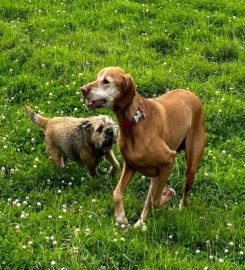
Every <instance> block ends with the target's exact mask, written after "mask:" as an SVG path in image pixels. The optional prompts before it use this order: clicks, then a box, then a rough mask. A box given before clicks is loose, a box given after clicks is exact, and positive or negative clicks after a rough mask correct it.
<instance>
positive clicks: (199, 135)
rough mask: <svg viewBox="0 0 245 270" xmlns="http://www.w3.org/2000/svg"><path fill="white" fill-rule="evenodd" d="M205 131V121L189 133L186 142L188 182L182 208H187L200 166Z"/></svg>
mask: <svg viewBox="0 0 245 270" xmlns="http://www.w3.org/2000/svg"><path fill="white" fill-rule="evenodd" d="M205 141H206V138H205V130H204V123H203V120H202V121H199V123H198V125H197V127H195V128H193V129H192V130H190V131H189V133H188V134H187V136H186V140H185V159H186V172H185V175H186V180H185V187H184V191H183V197H182V199H181V200H180V207H185V206H187V194H188V192H189V191H190V190H191V187H192V185H193V182H194V179H195V174H196V171H197V168H198V165H199V163H200V161H201V158H202V155H203V152H204V147H205Z"/></svg>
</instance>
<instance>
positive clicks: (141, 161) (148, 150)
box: [120, 144, 162, 177]
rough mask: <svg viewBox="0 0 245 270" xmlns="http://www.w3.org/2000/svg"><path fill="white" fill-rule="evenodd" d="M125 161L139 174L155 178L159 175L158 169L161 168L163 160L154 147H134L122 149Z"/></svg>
mask: <svg viewBox="0 0 245 270" xmlns="http://www.w3.org/2000/svg"><path fill="white" fill-rule="evenodd" d="M120 150H121V153H122V156H123V158H124V160H125V161H126V162H127V163H128V164H129V165H130V166H131V167H133V168H134V169H135V170H136V171H137V172H140V173H142V174H144V175H146V176H150V177H155V176H157V175H158V171H159V170H158V168H159V167H160V166H161V163H162V158H161V157H160V156H159V155H158V151H156V149H154V147H153V146H150V145H148V146H143V145H138V146H137V144H136V145H134V146H133V147H132V146H125V145H124V147H120Z"/></svg>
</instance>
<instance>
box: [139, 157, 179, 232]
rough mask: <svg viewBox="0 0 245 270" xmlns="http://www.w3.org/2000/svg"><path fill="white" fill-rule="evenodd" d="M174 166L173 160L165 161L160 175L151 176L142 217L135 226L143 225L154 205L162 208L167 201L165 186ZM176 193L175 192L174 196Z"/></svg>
mask: <svg viewBox="0 0 245 270" xmlns="http://www.w3.org/2000/svg"><path fill="white" fill-rule="evenodd" d="M172 166H173V162H171V163H165V164H164V165H163V167H162V168H161V169H160V174H159V176H158V177H152V178H151V183H150V188H149V191H148V195H147V197H146V200H145V204H144V208H143V210H142V212H141V215H140V219H139V220H138V221H137V222H136V223H135V225H134V227H135V228H137V227H139V226H141V225H143V223H144V220H145V218H146V217H147V215H148V213H149V212H150V210H151V209H152V207H155V208H160V207H161V205H162V204H164V203H166V202H167V200H166V192H165V186H166V184H167V182H168V179H169V176H170V174H171V170H172ZM174 195H175V194H173V196H174ZM169 199H170V198H169Z"/></svg>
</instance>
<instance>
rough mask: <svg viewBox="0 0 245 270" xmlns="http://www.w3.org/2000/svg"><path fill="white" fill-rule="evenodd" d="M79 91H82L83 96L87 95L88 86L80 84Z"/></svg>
mask: <svg viewBox="0 0 245 270" xmlns="http://www.w3.org/2000/svg"><path fill="white" fill-rule="evenodd" d="M81 92H82V94H83V96H84V97H86V96H87V95H88V87H87V86H86V85H84V86H82V87H81Z"/></svg>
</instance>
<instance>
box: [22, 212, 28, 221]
mask: <svg viewBox="0 0 245 270" xmlns="http://www.w3.org/2000/svg"><path fill="white" fill-rule="evenodd" d="M28 216H29V214H27V213H25V212H24V211H23V212H22V213H21V215H20V218H22V219H25V218H28Z"/></svg>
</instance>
